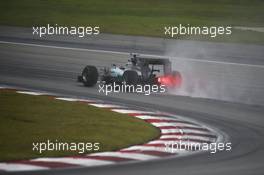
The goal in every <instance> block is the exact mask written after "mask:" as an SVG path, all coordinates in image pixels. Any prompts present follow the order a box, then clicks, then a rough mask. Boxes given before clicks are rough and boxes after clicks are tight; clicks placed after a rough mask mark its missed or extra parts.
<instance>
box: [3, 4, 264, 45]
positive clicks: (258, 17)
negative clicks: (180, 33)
mask: <svg viewBox="0 0 264 175" xmlns="http://www.w3.org/2000/svg"><path fill="white" fill-rule="evenodd" d="M263 9H264V1H263V0H239V1H238V0H146V1H142V0H133V1H131V0H107V1H105V0H78V1H76V0H45V1H43V0H23V1H21V0H8V1H3V2H1V6H0V24H2V25H18V26H29V27H32V26H35V25H46V24H48V23H49V24H59V25H67V26H78V25H80V26H90V25H92V26H100V27H101V31H102V32H105V33H117V34H130V35H147V36H158V37H160V36H161V37H164V35H163V32H164V30H163V27H164V26H165V25H172V26H178V24H180V23H181V24H190V25H195V26H202V25H205V26H211V25H216V26H218V25H231V26H247V27H254V26H255V27H258V26H259V27H264V21H263V19H264V13H263ZM181 39H195V40H212V41H227V42H250V43H264V33H261V32H248V31H240V30H234V31H233V35H231V36H228V37H221V38H220V37H219V38H218V37H217V38H210V37H199V36H198V37H189V36H185V37H181Z"/></svg>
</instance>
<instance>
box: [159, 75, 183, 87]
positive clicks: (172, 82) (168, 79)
mask: <svg viewBox="0 0 264 175" xmlns="http://www.w3.org/2000/svg"><path fill="white" fill-rule="evenodd" d="M157 81H158V83H160V84H161V85H164V86H166V87H169V88H179V87H180V86H181V83H182V77H181V75H180V74H179V73H176V74H170V75H164V76H160V77H158V79H157Z"/></svg>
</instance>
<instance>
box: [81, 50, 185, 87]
mask: <svg viewBox="0 0 264 175" xmlns="http://www.w3.org/2000/svg"><path fill="white" fill-rule="evenodd" d="M131 55H132V57H131V58H130V60H128V63H127V64H125V65H123V66H117V65H115V64H113V65H112V66H111V67H104V68H102V69H100V70H101V71H99V69H98V68H97V67H95V66H92V65H87V66H86V67H85V68H84V69H83V71H82V74H81V75H79V76H78V81H79V82H82V83H83V84H84V85H85V86H88V87H91V86H94V85H95V84H96V83H97V82H98V80H99V81H101V82H103V83H105V84H113V83H114V82H115V83H116V84H117V83H118V84H121V83H122V82H125V83H126V84H130V85H137V84H143V85H144V84H148V85H153V84H157V85H164V86H166V87H169V88H177V87H179V86H180V85H181V82H182V77H181V74H180V73H179V72H178V71H172V70H171V62H170V60H169V59H163V58H162V59H161V58H148V57H140V56H139V55H137V54H131Z"/></svg>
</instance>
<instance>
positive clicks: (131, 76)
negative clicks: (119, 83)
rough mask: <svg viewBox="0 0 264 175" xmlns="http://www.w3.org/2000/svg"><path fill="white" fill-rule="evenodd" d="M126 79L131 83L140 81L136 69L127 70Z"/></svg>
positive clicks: (124, 76)
mask: <svg viewBox="0 0 264 175" xmlns="http://www.w3.org/2000/svg"><path fill="white" fill-rule="evenodd" d="M123 78H124V81H125V82H126V84H129V85H136V84H137V83H138V74H137V72H136V71H132V70H127V71H125V72H124V74H123Z"/></svg>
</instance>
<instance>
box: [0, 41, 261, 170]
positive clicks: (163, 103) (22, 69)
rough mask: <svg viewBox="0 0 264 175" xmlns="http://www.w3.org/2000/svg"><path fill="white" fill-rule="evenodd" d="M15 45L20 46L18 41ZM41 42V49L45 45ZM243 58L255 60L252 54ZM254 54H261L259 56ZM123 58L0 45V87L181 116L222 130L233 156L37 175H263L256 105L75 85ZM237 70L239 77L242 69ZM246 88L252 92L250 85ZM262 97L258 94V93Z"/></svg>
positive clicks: (196, 157) (122, 61)
mask: <svg viewBox="0 0 264 175" xmlns="http://www.w3.org/2000/svg"><path fill="white" fill-rule="evenodd" d="M1 40H3V38H1ZM14 40H15V39H14ZM18 42H20V40H19V39H18ZM42 42H43V43H44V44H45V42H44V41H42ZM117 50H118V49H117ZM247 54H248V55H250V54H252V55H255V54H256V53H247ZM257 54H260V55H262V53H257ZM248 55H246V56H248ZM229 56H232V55H229ZM219 57H220V56H219ZM126 59H127V57H126V56H124V55H122V54H117V53H101V52H90V51H80V50H64V49H57V48H46V47H34V46H22V45H13V44H0V84H7V85H11V86H19V87H24V88H29V89H37V90H43V91H49V92H54V93H58V94H66V95H69V96H74V97H90V98H91V97H92V98H100V99H103V100H106V101H111V102H116V103H126V104H128V105H131V106H140V107H143V108H150V109H153V108H154V109H158V110H161V111H167V112H171V113H174V114H179V115H185V116H187V117H190V118H193V119H195V120H198V121H200V122H204V123H206V124H208V125H210V126H213V127H216V128H218V129H220V130H222V131H224V132H225V133H226V134H227V135H228V136H229V137H230V140H231V141H232V152H220V153H216V154H210V153H203V154H199V155H194V156H191V157H182V158H177V157H175V158H171V159H164V160H158V161H150V162H143V163H135V164H124V165H114V166H105V167H94V168H80V169H67V170H58V171H47V172H45V171H42V172H39V173H38V174H98V175H99V174H110V175H116V174H126V175H130V174H137V175H141V174H142V175H145V174H151V175H159V174H164V175H172V174H173V175H175V174H181V175H184V174H198V175H204V174H210V175H211V174H215V175H220V174H221V175H222V174H235V175H243V174H249V175H254V174H263V173H264V166H263V162H264V158H263V157H264V140H263V138H264V118H263V117H264V107H263V106H261V105H246V104H242V103H232V102H223V101H217V100H207V99H199V98H190V97H182V96H172V95H151V96H144V95H138V94H112V95H110V96H105V95H103V94H99V93H98V89H97V88H85V87H83V86H82V85H81V84H79V83H77V82H76V76H77V75H78V73H79V72H80V69H82V68H83V66H84V65H85V64H94V65H98V66H104V65H109V64H111V63H124V62H126ZM245 59H246V58H245ZM240 71H241V73H243V71H244V70H243V69H241V70H240ZM255 76H256V79H257V80H258V79H261V76H263V74H260V73H259V74H256V75H255ZM257 85H259V84H258V83H257ZM249 86H252V87H254V84H250V85H249ZM249 88H251V87H249ZM258 88H260V87H258ZM238 90H239V87H238ZM261 95H263V94H259V96H261ZM24 174H25V173H24ZM28 174H35V173H32V172H29V173H28Z"/></svg>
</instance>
